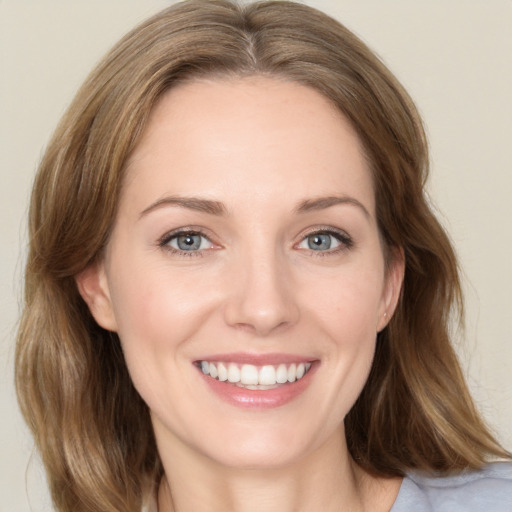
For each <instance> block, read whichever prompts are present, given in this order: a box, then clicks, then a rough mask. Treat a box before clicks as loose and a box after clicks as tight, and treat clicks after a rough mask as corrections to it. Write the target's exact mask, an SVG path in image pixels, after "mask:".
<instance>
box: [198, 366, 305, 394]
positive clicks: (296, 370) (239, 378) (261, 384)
mask: <svg viewBox="0 0 512 512" xmlns="http://www.w3.org/2000/svg"><path fill="white" fill-rule="evenodd" d="M200 367H201V371H202V372H203V373H204V374H205V375H209V376H210V377H212V378H213V379H217V380H219V381H221V382H224V381H226V380H227V381H228V382H231V383H233V384H237V385H238V386H242V387H246V388H248V389H271V388H274V387H276V386H277V385H278V384H285V383H287V382H295V381H296V380H299V379H302V377H304V375H305V374H306V373H307V372H308V370H309V369H310V368H311V363H299V364H296V363H292V364H290V365H286V364H284V363H283V364H279V365H276V366H273V365H265V366H254V365H252V364H244V365H242V366H241V367H240V366H238V365H237V364H236V363H211V362H209V361H201V363H200Z"/></svg>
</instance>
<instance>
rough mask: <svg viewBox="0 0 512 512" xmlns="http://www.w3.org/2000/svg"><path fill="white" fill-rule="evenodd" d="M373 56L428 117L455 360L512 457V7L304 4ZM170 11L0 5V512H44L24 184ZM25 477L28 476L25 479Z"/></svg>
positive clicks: (109, 1) (13, 0)
mask: <svg viewBox="0 0 512 512" xmlns="http://www.w3.org/2000/svg"><path fill="white" fill-rule="evenodd" d="M308 3H309V4H311V5H314V6H316V7H319V8H321V9H323V10H325V11H327V12H329V13H330V14H332V15H334V16H335V17H337V18H338V19H339V20H340V21H342V22H343V23H345V24H346V25H347V26H348V27H349V28H351V29H352V30H354V31H355V32H356V33H357V34H359V35H360V36H361V37H362V38H363V39H364V40H365V41H366V42H367V43H369V44H370V46H371V47H373V48H374V49H376V50H377V52H378V53H379V54H380V55H381V57H382V58H383V59H384V60H385V62H386V63H387V64H388V65H389V66H390V67H391V69H392V70H393V71H394V72H395V73H396V74H397V76H398V77H399V79H400V80H401V81H402V82H403V83H404V84H405V86H406V87H407V88H408V90H409V91H410V93H411V95H412V96H413V98H414V99H415V100H416V102H417V103H418V105H419V108H420V110H421V112H422V113H423V115H424V118H425V121H426V124H427V128H428V133H429V137H430V143H431V148H432V163H433V165H432V168H433V169H432V179H431V183H430V187H431V191H432V196H433V200H434V203H435V204H436V206H437V208H438V210H439V211H440V212H441V213H440V215H441V218H442V220H443V222H444V224H445V225H446V227H447V229H448V231H449V232H450V234H451V237H452V239H453V240H454V242H455V245H456V247H457V250H458V253H459V255H460V259H461V263H462V267H463V269H464V271H465V283H466V289H467V316H468V329H467V335H466V339H465V340H464V344H463V346H461V348H460V352H461V355H462V357H463V361H464V363H463V365H464V368H465V369H466V370H467V373H468V376H469V380H470V385H471V388H472V389H473V392H474V394H475V397H476V398H477V401H478V403H479V405H480V407H481V410H482V411H483V413H484V415H485V416H486V417H487V418H488V420H489V422H490V423H491V424H492V425H493V426H494V428H495V430H496V432H497V433H498V436H499V438H500V439H501V440H502V441H503V442H504V443H505V445H506V446H507V447H508V448H509V449H512V431H511V429H510V427H509V425H511V424H512V362H511V361H512V314H511V313H512V299H511V294H512V270H511V269H512V229H511V221H512V201H511V196H512V151H511V137H512V34H511V26H512V2H511V1H510V0H486V1H485V2H484V1H481V0H431V1H429V2H423V1H419V0H418V1H411V0H310V1H309V2H308ZM168 4H169V2H164V1H163V0H103V1H100V0H74V1H70V0H61V1H58V0H0V180H1V181H0V195H1V196H0V212H1V213H0V226H1V227H0V230H1V231H0V233H1V243H2V250H1V252H0V257H1V265H0V358H1V362H0V364H1V367H0V368H1V370H0V411H1V415H0V511H2V512H28V511H29V510H31V511H34V512H41V511H49V510H51V507H50V505H49V501H48V498H47V493H46V490H45V483H44V475H43V473H42V470H41V468H40V465H39V462H38V460H37V456H35V455H31V454H32V441H31V439H30V436H29V435H28V433H27V430H26V428H25V426H24V424H23V422H22V420H21V417H20V415H19V412H18V409H17V406H16V402H15V398H14V390H13V385H12V379H13V371H12V360H13V339H14V333H15V324H16V318H17V314H18V309H19V300H20V295H21V271H22V266H23V259H24V249H23V247H24V243H25V231H26V229H25V215H26V209H27V201H28V196H29V189H30V183H31V180H32V178H33V174H34V170H35V168H36V165H37V162H38V160H39V158H40V156H41V153H42V151H43V148H44V146H45V143H46V142H47V140H48V138H49V136H50V133H51V131H52V130H53V128H54V127H55V124H56V123H57V120H58V119H59V117H60V115H61V114H62V113H63V110H64V108H65V106H66V105H67V104H68V103H69V101H70V99H71V97H72V95H73V93H74V91H75V90H76V89H77V87H78V86H79V84H80V83H81V81H82V80H83V79H84V78H85V76H86V74H87V72H88V71H89V69H90V68H91V67H92V66H93V64H94V63H95V62H96V61H97V60H98V59H99V58H100V57H101V56H102V55H103V54H104V52H105V51H106V50H107V49H108V48H109V47H110V46H111V45H112V44H113V43H114V42H115V41H116V40H117V39H118V38H119V37H120V36H121V35H122V34H123V33H124V32H126V31H127V30H128V29H129V28H131V27H132V26H133V25H134V24H135V23H137V22H138V21H140V20H142V19H143V18H145V17H147V16H148V15H150V14H152V13H153V12H155V11H157V10H159V9H160V8H162V7H164V6H165V5H168ZM27 467H28V470H27Z"/></svg>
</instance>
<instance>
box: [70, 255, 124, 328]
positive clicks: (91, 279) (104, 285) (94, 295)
mask: <svg viewBox="0 0 512 512" xmlns="http://www.w3.org/2000/svg"><path fill="white" fill-rule="evenodd" d="M75 281H76V285H77V287H78V291H79V293H80V295H81V296H82V298H83V299H84V301H85V302H86V304H87V305H88V306H89V310H90V311H91V313H92V316H93V317H94V319H95V320H96V322H98V324H99V325H100V326H101V327H103V328H104V329H107V330H109V331H117V323H116V319H115V315H114V311H113V308H112V301H111V299H110V290H109V287H108V282H107V276H106V273H105V266H104V264H103V262H98V263H93V264H91V265H89V266H88V267H87V268H86V269H85V270H83V271H82V272H80V274H78V275H77V276H76V277H75Z"/></svg>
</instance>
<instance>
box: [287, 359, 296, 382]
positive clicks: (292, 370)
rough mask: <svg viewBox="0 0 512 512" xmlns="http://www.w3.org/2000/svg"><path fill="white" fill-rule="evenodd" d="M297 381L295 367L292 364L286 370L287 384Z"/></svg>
mask: <svg viewBox="0 0 512 512" xmlns="http://www.w3.org/2000/svg"><path fill="white" fill-rule="evenodd" d="M296 380H297V365H296V364H295V363H293V364H292V365H290V368H288V382H295V381H296Z"/></svg>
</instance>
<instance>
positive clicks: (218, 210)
mask: <svg viewBox="0 0 512 512" xmlns="http://www.w3.org/2000/svg"><path fill="white" fill-rule="evenodd" d="M339 204H351V205H353V206H357V207H358V208H359V209H360V210H361V211H362V212H363V213H364V215H365V216H366V217H368V218H369V217H370V213H369V212H368V210H367V209H366V208H365V206H364V205H363V204H362V203H361V202H360V201H358V200H357V199H355V198H353V197H348V196H328V197H318V198H316V199H305V200H304V201H302V202H300V203H299V205H298V206H297V207H296V208H295V209H294V212H295V213H307V212H311V211H318V210H325V209H326V208H330V207H331V206H336V205H339ZM166 206H177V207H179V208H186V209H189V210H194V211H198V212H203V213H209V214H210V215H225V214H226V213H227V210H226V207H225V206H224V204H223V203H221V202H220V201H212V200H210V199H202V198H199V197H182V196H166V197H163V198H162V199H159V200H158V201H155V202H154V203H152V204H150V205H149V206H148V207H147V208H145V209H144V210H143V211H142V212H141V213H140V218H142V217H144V216H146V215H147V214H148V213H150V212H152V211H154V210H158V209H159V208H163V207H166Z"/></svg>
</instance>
